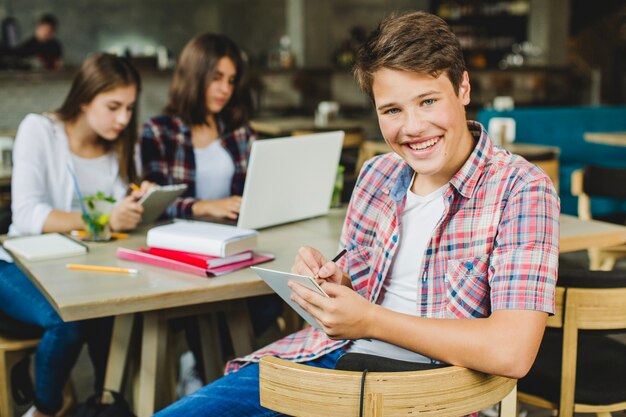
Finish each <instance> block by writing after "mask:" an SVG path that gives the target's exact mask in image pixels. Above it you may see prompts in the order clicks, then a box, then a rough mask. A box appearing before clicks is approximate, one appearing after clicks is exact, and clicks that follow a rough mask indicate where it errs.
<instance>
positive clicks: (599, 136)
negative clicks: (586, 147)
mask: <svg viewBox="0 0 626 417" xmlns="http://www.w3.org/2000/svg"><path fill="white" fill-rule="evenodd" d="M584 138H585V140H586V141H587V142H594V143H602V144H604V145H617V146H626V132H606V133H603V132H587V133H585V135H584Z"/></svg>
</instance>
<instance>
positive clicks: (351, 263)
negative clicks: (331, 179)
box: [226, 122, 559, 372]
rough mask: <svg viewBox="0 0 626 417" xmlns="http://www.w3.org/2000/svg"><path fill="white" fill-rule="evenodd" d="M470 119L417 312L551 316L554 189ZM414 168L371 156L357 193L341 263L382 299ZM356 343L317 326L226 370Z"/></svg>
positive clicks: (365, 290) (363, 288)
mask: <svg viewBox="0 0 626 417" xmlns="http://www.w3.org/2000/svg"><path fill="white" fill-rule="evenodd" d="M468 127H469V129H470V132H471V133H472V135H473V136H474V138H475V139H476V147H475V148H474V151H473V152H472V154H471V155H470V157H469V158H468V160H467V161H466V162H465V164H464V165H463V167H462V168H461V169H460V170H459V172H457V173H456V175H455V176H454V177H453V178H452V179H451V180H450V182H449V183H448V188H447V190H446V191H445V192H444V204H445V209H444V214H443V216H442V218H441V220H440V222H439V223H438V225H437V227H436V228H435V231H434V233H433V236H432V237H431V240H430V243H429V246H428V249H427V250H426V254H425V257H424V261H423V265H422V267H423V268H422V271H423V272H422V274H421V276H419V277H416V279H417V280H418V290H417V291H418V294H417V295H418V302H417V305H416V311H415V314H416V315H419V316H422V317H433V318H460V319H462V318H479V317H488V316H489V315H490V314H491V312H492V311H494V310H501V309H520V310H538V311H545V312H548V313H550V314H552V313H554V293H555V286H556V279H557V267H558V252H559V248H558V242H559V201H558V197H557V195H556V192H555V190H554V187H553V186H552V183H551V181H550V179H549V178H548V176H547V175H546V174H545V173H544V172H543V171H541V170H540V169H539V168H537V167H536V166H535V165H532V164H530V163H529V162H528V161H526V160H525V159H524V158H522V157H520V156H517V155H512V154H511V153H509V152H508V151H506V150H504V149H501V148H498V147H495V146H494V145H493V144H492V142H491V141H490V140H489V138H488V136H487V134H486V132H485V130H484V128H483V126H482V125H481V124H479V123H476V122H468ZM412 176H413V170H412V169H411V167H410V166H409V165H407V164H406V163H405V162H404V160H402V159H401V158H400V157H398V156H397V155H396V154H386V155H382V156H378V157H375V158H373V159H372V160H370V161H368V163H366V165H365V166H364V168H363V170H362V171H361V174H360V176H359V179H358V181H357V184H356V186H355V189H354V192H353V193H352V200H351V201H350V205H349V207H348V212H347V215H346V220H345V223H344V227H343V231H342V236H341V244H342V246H344V247H345V248H347V249H348V252H347V254H346V255H345V256H344V257H343V258H342V259H341V260H340V261H339V262H338V264H339V266H340V267H341V269H342V270H343V271H345V272H346V273H348V275H349V276H350V277H351V279H352V287H353V288H354V289H355V290H356V291H357V292H358V293H359V294H361V295H362V296H363V297H365V298H367V299H368V300H370V301H371V302H373V303H375V302H377V300H378V297H379V295H380V293H381V288H382V287H383V280H384V279H385V278H386V277H387V276H388V274H389V272H390V267H391V263H392V260H393V257H394V254H395V253H396V250H397V248H398V244H397V242H398V240H399V238H398V234H399V232H400V225H399V220H400V219H401V214H402V212H403V210H404V204H405V199H406V193H407V190H408V187H409V184H410V182H411V178H412ZM416 233H419V231H417V230H416ZM349 342H350V341H348V340H331V339H329V338H328V337H326V334H325V333H324V332H322V331H320V330H317V329H315V328H312V327H309V328H306V329H304V330H301V331H299V332H297V333H294V334H292V335H290V336H287V337H285V338H284V339H282V340H279V341H277V342H274V343H272V344H270V345H268V346H266V347H264V348H262V349H260V350H258V351H256V352H254V353H252V354H250V355H248V356H246V357H243V358H240V359H235V360H233V361H231V362H230V363H229V364H228V366H227V369H226V371H227V372H231V371H233V370H236V369H238V368H239V367H241V366H243V365H245V364H246V363H249V362H255V361H258V360H259V359H260V358H261V357H263V356H268V355H271V356H279V357H282V358H285V359H290V360H293V361H296V362H303V361H308V360H312V359H315V358H318V357H320V356H322V355H324V354H326V353H329V352H331V351H333V350H335V349H339V348H341V347H344V346H345V345H347V344H348V343H349Z"/></svg>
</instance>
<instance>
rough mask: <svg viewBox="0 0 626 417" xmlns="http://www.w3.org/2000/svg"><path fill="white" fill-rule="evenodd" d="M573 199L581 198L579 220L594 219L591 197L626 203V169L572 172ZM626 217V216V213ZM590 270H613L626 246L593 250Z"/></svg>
mask: <svg viewBox="0 0 626 417" xmlns="http://www.w3.org/2000/svg"><path fill="white" fill-rule="evenodd" d="M571 178H572V188H571V192H572V195H573V196H576V197H578V217H579V218H580V219H581V220H591V219H592V218H593V217H592V213H591V197H592V196H595V197H607V198H621V199H624V200H626V187H624V186H623V185H622V184H626V168H603V167H596V166H591V165H589V166H585V167H584V168H583V169H578V170H576V171H574V172H573V173H572V177H571ZM625 216H626V214H625ZM622 221H623V220H622ZM588 255H589V269H591V270H594V271H598V270H599V271H610V270H612V269H613V267H614V266H615V263H616V262H617V260H618V259H620V258H622V257H624V256H626V245H619V246H612V247H608V248H602V249H600V248H590V249H589V250H588Z"/></svg>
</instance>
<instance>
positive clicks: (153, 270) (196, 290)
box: [17, 209, 626, 321]
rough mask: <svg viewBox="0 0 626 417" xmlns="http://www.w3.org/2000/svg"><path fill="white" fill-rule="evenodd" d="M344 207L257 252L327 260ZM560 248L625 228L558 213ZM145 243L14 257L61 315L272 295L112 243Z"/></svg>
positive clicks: (281, 258)
mask: <svg viewBox="0 0 626 417" xmlns="http://www.w3.org/2000/svg"><path fill="white" fill-rule="evenodd" d="M344 215H345V209H333V210H331V212H330V214H329V215H328V216H323V217H317V218H313V219H309V220H305V221H301V222H296V223H290V224H287V225H282V226H277V227H272V228H268V229H263V230H261V231H260V234H259V240H258V245H257V250H258V251H260V252H271V253H273V254H274V255H275V256H276V259H275V260H274V261H272V262H269V263H266V264H263V265H262V266H263V267H267V268H270V269H276V270H280V271H289V270H290V268H291V265H292V263H293V259H294V257H295V255H296V252H297V250H298V248H299V247H300V246H305V245H308V246H313V247H315V248H317V249H319V250H320V251H321V252H322V253H324V254H325V255H326V256H327V258H329V259H330V258H331V257H332V256H334V255H335V253H336V251H337V250H338V242H339V234H340V232H341V227H342V225H343V218H344ZM560 225H561V238H560V250H561V252H571V251H576V250H582V249H586V248H588V247H590V246H612V245H617V244H621V243H626V227H625V226H620V225H615V224H611V223H604V222H598V221H583V220H580V219H578V218H577V217H574V216H569V215H561V216H560ZM142 246H145V230H144V232H143V233H141V232H137V233H135V234H132V235H131V236H130V238H128V239H121V240H117V241H112V242H107V243H91V244H90V252H89V253H88V254H87V255H80V256H74V257H67V258H62V259H55V260H48V261H39V262H27V261H24V260H19V259H18V260H17V262H18V264H20V266H22V268H23V269H24V270H25V271H26V273H27V274H28V275H29V276H30V277H31V279H32V280H33V281H34V282H35V284H36V285H37V286H38V287H39V288H40V289H41V290H42V292H43V293H44V295H46V297H47V298H48V300H50V302H51V303H52V305H53V306H54V307H55V309H56V310H57V311H58V312H59V314H60V315H61V317H62V318H63V319H64V320H66V321H71V320H80V319H87V318H95V317H102V316H109V315H118V314H127V313H134V312H141V311H150V310H157V309H163V308H171V307H180V306H186V305H193V304H201V303H206V302H215V301H223V300H230V299H237V298H243V297H252V296H256V295H262V294H269V293H271V290H270V289H269V287H267V286H266V285H265V283H264V282H263V281H262V280H261V279H260V278H258V277H257V276H256V274H255V273H254V272H253V271H252V270H250V269H249V268H247V269H243V270H240V271H236V272H233V273H230V274H226V275H223V276H221V277H216V278H202V277H197V276H194V275H189V274H185V273H181V272H176V271H171V270H168V269H163V268H159V267H154V266H150V265H146V264H142V263H136V262H130V261H124V260H120V259H117V258H116V257H115V251H116V249H117V247H125V248H130V249H137V248H139V247H142ZM68 263H82V264H92V265H104V266H117V267H123V268H137V269H139V271H140V272H139V274H138V275H127V274H120V273H107V272H90V271H75V270H68V269H67V268H66V264H68Z"/></svg>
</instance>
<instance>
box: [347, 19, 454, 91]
mask: <svg viewBox="0 0 626 417" xmlns="http://www.w3.org/2000/svg"><path fill="white" fill-rule="evenodd" d="M382 68H389V69H394V70H400V71H407V72H417V73H423V74H430V75H432V76H435V77H436V76H439V75H440V74H442V73H444V74H445V75H446V76H447V77H448V78H449V79H450V82H451V83H452V86H453V87H454V91H456V92H457V93H458V91H459V86H460V84H461V80H462V78H463V72H464V71H465V69H466V67H465V60H464V59H463V52H462V51H461V45H460V44H459V40H458V39H457V37H456V35H455V34H454V33H453V32H452V30H451V29H450V27H449V26H448V24H447V23H446V22H445V21H444V20H443V19H441V18H440V17H438V16H435V15H432V14H430V13H426V12H422V11H420V12H408V13H405V14H402V15H393V16H390V17H388V18H386V19H384V20H383V21H382V22H381V23H380V24H379V25H378V28H376V30H374V31H373V32H372V33H371V35H370V37H369V39H368V40H367V42H365V43H364V44H363V46H362V47H361V49H360V50H359V53H358V54H357V59H356V64H355V66H354V75H355V77H356V80H357V82H358V84H359V86H360V87H361V89H362V90H363V91H364V92H365V93H367V94H368V95H369V96H370V97H372V83H373V75H374V73H375V72H376V71H378V70H379V69H382Z"/></svg>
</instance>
